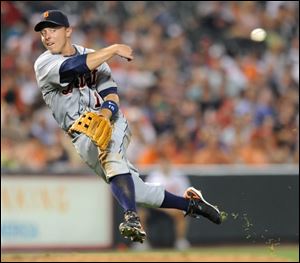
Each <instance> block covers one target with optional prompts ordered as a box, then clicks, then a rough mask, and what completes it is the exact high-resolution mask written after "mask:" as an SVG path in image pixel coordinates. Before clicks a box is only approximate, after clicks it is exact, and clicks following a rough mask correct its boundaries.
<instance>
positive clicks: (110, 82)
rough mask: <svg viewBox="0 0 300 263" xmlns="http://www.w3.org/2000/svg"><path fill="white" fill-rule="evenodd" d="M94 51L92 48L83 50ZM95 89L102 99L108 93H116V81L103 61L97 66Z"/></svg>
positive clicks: (85, 51) (86, 51)
mask: <svg viewBox="0 0 300 263" xmlns="http://www.w3.org/2000/svg"><path fill="white" fill-rule="evenodd" d="M91 52H95V50H94V49H89V48H86V49H85V50H84V52H83V53H84V54H87V53H91ZM96 90H97V92H98V94H99V95H100V96H101V98H102V99H103V98H104V97H106V96H107V95H108V94H112V93H114V94H117V93H118V91H117V90H118V86H117V83H116V82H115V81H114V79H113V78H112V76H111V69H110V67H109V65H108V64H107V63H106V62H104V63H102V64H101V65H100V66H99V67H98V68H97V83H96Z"/></svg>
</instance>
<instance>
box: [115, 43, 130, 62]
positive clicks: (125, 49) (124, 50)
mask: <svg viewBox="0 0 300 263" xmlns="http://www.w3.org/2000/svg"><path fill="white" fill-rule="evenodd" d="M132 52H133V51H132V48H131V47H130V46H127V45H124V44H116V54H117V55H118V56H120V57H122V58H125V59H127V60H128V61H131V60H132V59H133V55H132Z"/></svg>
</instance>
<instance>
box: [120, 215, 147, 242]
mask: <svg viewBox="0 0 300 263" xmlns="http://www.w3.org/2000/svg"><path fill="white" fill-rule="evenodd" d="M124 218H125V221H124V222H123V223H121V224H120V225H119V230H120V233H121V235H122V236H123V237H124V238H129V239H130V240H131V241H132V242H140V243H143V242H144V240H145V239H146V232H145V231H144V229H143V227H142V225H141V222H140V218H139V217H138V215H137V213H136V212H134V211H127V212H125V213H124Z"/></svg>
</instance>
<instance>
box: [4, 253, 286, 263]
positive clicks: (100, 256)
mask: <svg viewBox="0 0 300 263" xmlns="http://www.w3.org/2000/svg"><path fill="white" fill-rule="evenodd" d="M1 262H286V259H283V258H278V257H273V256H253V255H237V256H234V255H232V256H230V255H222V256H220V255H218V256H214V255H211V256H210V255H207V256H206V255H197V254H194V253H192V254H191V253H185V252H182V253H156V254H153V253H152V252H144V253H138V254H127V253H116V254H111V253H109V254H108V253H93V254H91V253H89V254H84V253H55V254H54V253H53V254H52V253H43V254H15V255H9V254H7V255H3V256H1Z"/></svg>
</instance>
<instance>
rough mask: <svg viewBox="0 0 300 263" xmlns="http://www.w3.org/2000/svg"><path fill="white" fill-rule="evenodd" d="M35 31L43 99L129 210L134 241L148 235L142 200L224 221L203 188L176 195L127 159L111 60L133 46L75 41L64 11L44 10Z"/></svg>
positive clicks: (126, 231) (125, 231)
mask: <svg viewBox="0 0 300 263" xmlns="http://www.w3.org/2000/svg"><path fill="white" fill-rule="evenodd" d="M34 30H35V31H36V32H39V33H40V36H41V41H42V43H43V45H44V46H45V48H46V49H47V51H45V52H44V53H43V54H41V55H40V56H39V57H38V59H37V60H36V61H35V63H34V70H35V74H36V79H37V83H38V86H39V88H40V89H41V92H42V95H43V99H44V101H45V103H46V104H47V105H48V107H49V108H50V109H51V111H52V114H53V116H54V118H55V120H56V121H57V123H58V124H59V126H60V127H61V128H62V129H63V130H64V131H65V132H67V133H68V134H69V135H70V137H71V139H72V143H73V145H74V147H75V148H76V150H77V152H78V153H79V155H80V156H81V158H82V159H83V160H84V161H85V162H86V163H87V164H88V166H89V167H90V168H91V169H92V170H94V171H95V173H96V174H97V175H99V176H103V178H104V180H105V181H106V182H107V183H108V184H109V185H110V187H111V191H112V193H113V195H114V197H115V198H116V199H117V201H118V202H119V204H120V205H121V206H122V208H123V209H124V222H122V223H121V224H120V225H119V230H120V233H121V234H122V235H123V236H124V237H125V238H129V239H131V240H132V241H136V242H141V243H142V242H143V241H144V240H145V238H146V233H145V231H144V229H143V227H142V226H141V223H140V219H139V217H138V214H137V212H136V211H137V210H136V205H137V204H138V205H142V206H150V207H161V208H176V209H180V210H182V211H184V212H185V214H186V215H189V216H191V217H199V216H204V217H206V218H208V219H209V220H211V221H212V222H214V223H216V224H220V223H221V217H220V212H219V210H218V209H217V208H215V207H214V206H212V205H211V204H209V203H208V202H206V201H205V200H204V198H203V196H202V194H201V192H200V191H199V190H196V189H195V188H193V187H190V188H188V189H187V190H186V192H185V195H184V197H181V196H176V195H173V194H171V193H169V192H167V191H165V190H164V188H163V187H162V186H160V185H155V184H147V183H145V182H143V181H142V180H141V178H140V177H139V173H138V171H137V170H136V169H135V167H134V166H133V165H132V164H131V163H130V162H129V161H128V160H127V158H126V148H127V146H128V144H129V142H130V130H129V126H128V122H127V120H126V118H125V117H124V115H123V113H122V112H121V110H120V108H119V96H118V87H117V84H116V82H115V81H114V80H113V79H112V77H111V70H110V68H109V66H108V65H107V63H106V62H107V61H108V60H109V59H110V58H112V57H113V56H120V57H122V58H125V59H127V60H128V61H131V60H132V59H133V54H132V49H131V48H130V47H129V46H127V45H124V44H114V45H111V46H108V47H106V48H103V49H99V50H92V49H88V48H85V47H82V46H80V45H75V44H72V42H71V34H72V28H71V27H70V24H69V21H68V18H67V16H66V15H65V14H64V13H63V12H61V11H59V10H48V11H46V12H44V13H43V14H42V20H41V21H40V22H39V23H37V24H36V26H35V27H34Z"/></svg>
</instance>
